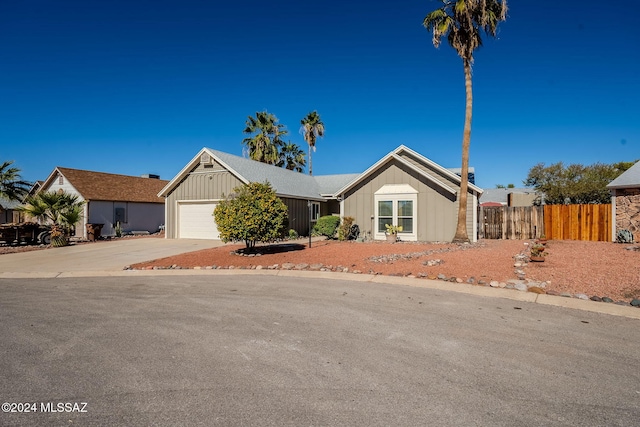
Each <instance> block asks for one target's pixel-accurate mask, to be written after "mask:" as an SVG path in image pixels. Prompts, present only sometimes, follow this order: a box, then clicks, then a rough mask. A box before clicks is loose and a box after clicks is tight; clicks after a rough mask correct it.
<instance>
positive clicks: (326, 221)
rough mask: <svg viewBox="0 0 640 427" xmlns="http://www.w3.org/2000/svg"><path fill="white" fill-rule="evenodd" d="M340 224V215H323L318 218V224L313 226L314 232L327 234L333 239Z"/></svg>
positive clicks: (322, 234)
mask: <svg viewBox="0 0 640 427" xmlns="http://www.w3.org/2000/svg"><path fill="white" fill-rule="evenodd" d="M338 224H340V217H338V216H333V215H326V216H321V217H320V218H318V221H317V222H316V225H314V226H313V232H314V233H315V234H319V235H321V236H326V237H327V238H328V239H333V236H335V235H336V229H337V228H338Z"/></svg>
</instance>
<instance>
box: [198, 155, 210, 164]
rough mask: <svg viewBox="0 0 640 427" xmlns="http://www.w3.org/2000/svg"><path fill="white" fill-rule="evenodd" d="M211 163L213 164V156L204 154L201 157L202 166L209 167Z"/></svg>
mask: <svg viewBox="0 0 640 427" xmlns="http://www.w3.org/2000/svg"><path fill="white" fill-rule="evenodd" d="M209 163H211V156H210V155H209V153H202V155H201V156H200V164H202V165H208V164H209Z"/></svg>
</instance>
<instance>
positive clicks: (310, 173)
mask: <svg viewBox="0 0 640 427" xmlns="http://www.w3.org/2000/svg"><path fill="white" fill-rule="evenodd" d="M309 175H313V172H312V170H311V144H309Z"/></svg>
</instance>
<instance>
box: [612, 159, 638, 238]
mask: <svg viewBox="0 0 640 427" xmlns="http://www.w3.org/2000/svg"><path fill="white" fill-rule="evenodd" d="M607 188H608V189H609V190H610V191H611V206H612V209H613V212H612V214H613V215H612V216H613V218H615V220H614V221H613V230H612V234H611V235H612V236H613V239H614V240H615V238H616V235H617V232H618V231H617V230H621V229H625V230H629V231H631V232H632V233H633V240H634V241H635V242H640V162H637V163H636V164H635V165H633V166H631V167H630V168H629V169H627V170H626V171H625V172H624V173H622V174H621V175H620V176H619V177H617V178H616V179H614V180H613V181H611V182H610V183H609V185H607Z"/></svg>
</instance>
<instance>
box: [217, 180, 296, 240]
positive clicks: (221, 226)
mask: <svg viewBox="0 0 640 427" xmlns="http://www.w3.org/2000/svg"><path fill="white" fill-rule="evenodd" d="M233 191H234V192H235V193H234V194H232V195H230V196H229V197H227V198H225V199H224V200H223V201H221V202H220V203H219V204H218V206H216V209H215V210H214V212H213V216H214V217H215V219H216V224H217V226H218V231H219V232H220V239H222V241H223V242H225V243H226V242H230V241H233V242H238V241H244V242H245V244H246V246H247V249H251V248H254V247H255V245H256V242H273V241H275V240H277V239H279V238H281V237H282V236H283V234H284V230H285V224H286V222H287V206H286V205H285V204H284V203H283V202H282V200H280V198H278V197H277V196H276V193H275V192H274V191H273V189H272V188H271V185H270V184H269V183H264V184H261V183H259V182H250V183H249V184H245V185H242V186H240V187H237V188H235V189H234V190H233Z"/></svg>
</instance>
